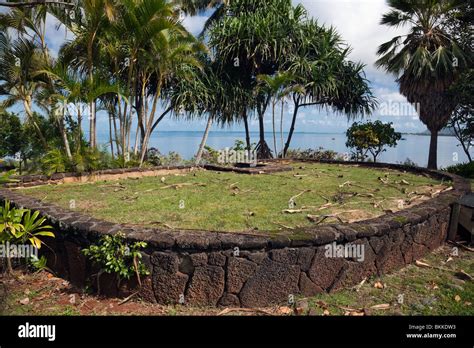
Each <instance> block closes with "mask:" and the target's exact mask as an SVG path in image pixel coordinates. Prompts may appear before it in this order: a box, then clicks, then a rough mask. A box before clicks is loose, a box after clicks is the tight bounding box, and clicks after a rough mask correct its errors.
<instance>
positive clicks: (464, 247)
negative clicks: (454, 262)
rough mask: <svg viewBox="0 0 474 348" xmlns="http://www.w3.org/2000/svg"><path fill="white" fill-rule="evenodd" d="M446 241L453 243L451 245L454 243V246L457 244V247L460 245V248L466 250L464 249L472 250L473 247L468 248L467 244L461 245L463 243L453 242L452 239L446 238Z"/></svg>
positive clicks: (473, 250)
mask: <svg viewBox="0 0 474 348" xmlns="http://www.w3.org/2000/svg"><path fill="white" fill-rule="evenodd" d="M448 243H450V244H453V245H456V246H458V247H460V248H461V249H464V250H466V251H470V252H474V249H473V248H469V247H468V246H465V245H463V244H461V243H458V242H455V241H453V240H448Z"/></svg>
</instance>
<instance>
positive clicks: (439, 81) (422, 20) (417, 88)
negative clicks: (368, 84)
mask: <svg viewBox="0 0 474 348" xmlns="http://www.w3.org/2000/svg"><path fill="white" fill-rule="evenodd" d="M388 4H389V5H390V7H391V10H390V11H389V12H387V13H386V14H384V15H383V17H382V20H381V24H385V25H388V26H391V27H400V26H405V25H406V26H408V27H409V29H410V30H409V33H408V34H407V35H400V36H396V37H394V38H393V39H392V40H390V41H388V42H386V43H384V44H382V45H380V47H379V49H378V52H377V53H378V55H379V56H380V58H379V59H378V60H377V62H376V65H377V66H378V67H383V68H384V69H385V70H386V71H387V72H389V73H392V74H394V75H395V76H396V77H397V79H396V81H397V83H398V84H399V88H400V93H401V94H403V95H404V96H405V97H406V98H407V100H408V101H409V102H410V103H412V104H413V105H415V106H416V107H415V108H416V109H417V110H418V113H419V116H420V120H421V121H422V122H423V123H424V124H425V125H426V126H427V128H428V130H429V131H430V133H431V139H430V149H429V158H428V168H432V169H436V168H437V149H438V132H439V131H440V130H441V129H442V128H444V127H445V126H446V124H447V122H448V120H449V118H450V116H451V114H452V112H453V110H454V108H455V107H456V105H455V102H454V100H453V99H452V98H450V96H449V93H448V89H449V88H450V86H452V85H453V84H454V83H455V82H456V81H457V79H458V77H459V74H460V72H461V71H462V69H464V68H465V67H467V66H469V64H470V61H471V57H470V56H469V55H468V53H467V52H465V51H464V50H463V49H462V46H461V45H460V44H459V43H458V42H457V40H456V39H455V38H454V36H452V35H449V32H448V19H449V13H450V12H451V11H453V10H455V9H456V8H459V7H462V6H464V5H465V2H463V1H458V0H446V1H406V0H389V1H388ZM471 55H472V53H471Z"/></svg>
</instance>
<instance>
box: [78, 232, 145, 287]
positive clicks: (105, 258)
mask: <svg viewBox="0 0 474 348" xmlns="http://www.w3.org/2000/svg"><path fill="white" fill-rule="evenodd" d="M146 245H147V244H146V243H145V242H135V243H132V244H130V243H127V242H126V241H125V235H124V234H123V233H121V232H119V233H117V234H115V235H113V236H111V235H106V236H103V237H101V238H100V239H99V241H98V243H97V244H92V245H90V246H89V248H85V249H83V250H82V252H83V253H84V255H85V256H87V257H88V258H89V259H90V260H91V261H92V262H94V263H95V264H96V265H98V266H99V267H100V268H101V269H102V270H103V271H104V272H106V273H109V274H116V275H117V276H118V278H119V279H130V278H131V277H132V276H133V275H136V276H137V278H138V280H139V281H140V276H141V275H148V274H150V272H149V271H148V269H147V268H146V266H145V264H144V263H143V262H142V261H141V258H142V254H141V253H140V249H143V248H145V247H146Z"/></svg>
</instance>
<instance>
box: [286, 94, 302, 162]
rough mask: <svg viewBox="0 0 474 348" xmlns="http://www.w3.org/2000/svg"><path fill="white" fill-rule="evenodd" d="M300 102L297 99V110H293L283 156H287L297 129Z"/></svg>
mask: <svg viewBox="0 0 474 348" xmlns="http://www.w3.org/2000/svg"><path fill="white" fill-rule="evenodd" d="M298 109H299V104H298V102H297V101H295V110H294V111H293V118H292V120H291V126H290V131H289V132H288V138H287V139H286V143H285V148H284V149H283V157H286V153H287V152H288V149H289V148H290V143H291V138H292V137H293V132H294V131H295V124H296V116H297V115H298Z"/></svg>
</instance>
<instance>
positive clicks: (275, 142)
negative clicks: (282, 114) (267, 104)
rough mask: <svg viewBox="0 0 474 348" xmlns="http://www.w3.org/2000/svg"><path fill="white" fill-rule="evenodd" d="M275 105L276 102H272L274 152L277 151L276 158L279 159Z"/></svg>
mask: <svg viewBox="0 0 474 348" xmlns="http://www.w3.org/2000/svg"><path fill="white" fill-rule="evenodd" d="M275 104H276V101H274V102H272V126H273V151H275V157H278V151H277V140H276V130H275Z"/></svg>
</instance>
